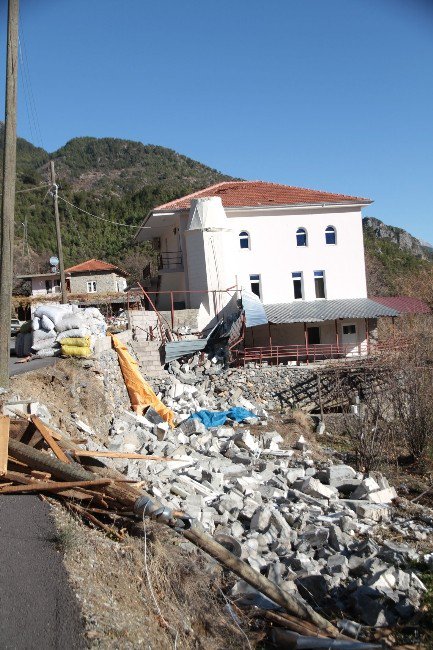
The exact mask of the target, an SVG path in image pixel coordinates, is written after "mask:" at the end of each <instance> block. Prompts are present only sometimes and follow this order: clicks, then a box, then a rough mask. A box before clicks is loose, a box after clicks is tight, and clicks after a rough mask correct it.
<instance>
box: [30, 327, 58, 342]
mask: <svg viewBox="0 0 433 650" xmlns="http://www.w3.org/2000/svg"><path fill="white" fill-rule="evenodd" d="M55 338H56V333H55V332H54V331H53V330H51V332H44V330H36V332H33V343H40V342H41V341H48V340H49V339H51V340H52V342H53V343H54V341H55Z"/></svg>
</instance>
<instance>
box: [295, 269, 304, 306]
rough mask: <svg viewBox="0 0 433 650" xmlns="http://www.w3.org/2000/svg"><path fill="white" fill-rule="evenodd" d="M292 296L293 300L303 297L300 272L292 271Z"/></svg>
mask: <svg viewBox="0 0 433 650" xmlns="http://www.w3.org/2000/svg"><path fill="white" fill-rule="evenodd" d="M292 282H293V297H294V299H295V300H302V299H303V297H304V288H303V286H302V285H303V282H302V272H301V271H295V272H294V273H292Z"/></svg>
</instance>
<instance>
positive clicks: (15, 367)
mask: <svg viewBox="0 0 433 650" xmlns="http://www.w3.org/2000/svg"><path fill="white" fill-rule="evenodd" d="M10 349H11V356H10V359H9V372H10V376H11V377H12V376H13V375H21V374H23V373H24V372H30V370H37V369H38V368H45V367H46V366H52V365H53V364H55V363H56V361H57V358H56V357H48V358H47V359H32V360H31V361H27V362H26V363H17V361H18V358H17V357H16V356H15V337H11V342H10Z"/></svg>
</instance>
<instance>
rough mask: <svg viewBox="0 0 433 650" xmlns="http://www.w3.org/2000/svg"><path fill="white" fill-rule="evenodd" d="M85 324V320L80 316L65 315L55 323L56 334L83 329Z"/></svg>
mask: <svg viewBox="0 0 433 650" xmlns="http://www.w3.org/2000/svg"><path fill="white" fill-rule="evenodd" d="M85 324H86V323H85V319H84V318H83V317H82V316H81V314H67V315H66V316H65V317H64V318H62V320H61V321H59V322H58V323H56V330H57V331H58V332H66V330H72V329H78V328H80V327H84V326H85Z"/></svg>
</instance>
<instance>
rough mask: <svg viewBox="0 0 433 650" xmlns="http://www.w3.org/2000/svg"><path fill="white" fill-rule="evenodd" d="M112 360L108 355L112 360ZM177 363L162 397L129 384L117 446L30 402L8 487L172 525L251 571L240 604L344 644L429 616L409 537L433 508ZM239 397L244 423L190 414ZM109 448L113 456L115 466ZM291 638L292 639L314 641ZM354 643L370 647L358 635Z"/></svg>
mask: <svg viewBox="0 0 433 650" xmlns="http://www.w3.org/2000/svg"><path fill="white" fill-rule="evenodd" d="M126 352H127V350H126ZM112 360H113V357H112V356H110V355H107V357H106V359H105V360H104V361H103V363H106V364H107V368H108V369H109V366H110V363H111V362H112ZM84 363H86V364H87V363H88V362H84ZM173 364H174V365H175V364H178V366H179V367H178V368H176V365H175V368H176V370H175V371H173V372H172V373H171V374H170V375H168V376H167V377H166V378H163V379H161V381H160V382H159V389H160V392H159V394H158V395H155V393H153V392H152V394H153V395H154V396H155V400H154V399H153V398H152V400H149V401H148V402H147V403H144V402H140V403H139V400H138V401H137V400H135V401H134V399H135V393H131V391H130V392H129V394H130V396H131V402H132V404H133V406H137V405H139V406H140V408H139V409H135V410H136V411H137V412H135V413H133V412H130V411H126V410H124V409H122V408H121V406H120V403H119V404H117V403H116V406H115V408H114V409H113V418H112V422H111V428H110V431H109V435H108V439H107V440H106V441H105V444H101V441H100V440H98V439H97V438H96V437H95V436H94V434H93V432H92V429H91V427H89V426H88V425H87V424H86V423H85V422H81V421H80V420H79V419H78V418H75V419H74V422H75V425H76V426H77V428H78V429H79V430H81V431H83V432H84V433H85V435H86V440H85V441H83V442H82V444H80V445H78V444H73V443H71V441H70V440H68V439H67V438H66V437H65V436H63V435H62V434H61V433H60V432H59V431H57V430H55V429H54V428H51V427H47V426H46V424H45V419H46V418H44V421H43V422H42V420H41V418H38V416H37V415H36V417H35V416H34V415H31V416H30V415H28V413H27V412H24V413H22V415H21V418H20V419H19V420H14V421H13V426H12V427H11V432H10V438H9V463H8V466H7V469H6V471H5V472H4V473H3V475H2V477H1V478H0V481H2V483H3V487H1V486H0V492H2V493H3V494H5V495H6V494H7V493H13V492H15V493H16V492H19V491H21V492H25V491H41V492H45V493H51V494H54V495H56V496H57V497H60V498H62V499H69V498H73V499H74V504H73V507H74V508H75V510H76V511H77V512H78V511H79V512H80V514H81V515H82V516H83V517H86V518H87V519H88V520H89V521H92V523H93V524H94V525H99V526H100V527H101V529H102V530H105V532H107V533H108V532H109V531H111V530H113V527H112V526H109V527H108V529H107V524H105V523H104V521H101V519H102V518H103V517H102V514H101V516H98V517H96V514H97V513H95V512H93V511H91V510H89V509H88V508H89V507H90V506H95V505H96V506H97V507H98V508H99V509H100V511H101V512H104V511H105V512H114V513H116V515H119V516H121V517H126V518H128V517H142V516H150V517H152V518H153V519H155V521H157V522H159V523H161V524H165V525H169V526H171V527H173V528H174V529H175V530H176V531H177V532H179V533H180V534H181V535H183V537H185V538H186V539H187V540H188V541H190V542H192V543H193V544H195V545H196V546H198V547H200V548H201V549H203V550H204V551H206V552H207V553H209V554H210V555H211V556H212V557H214V558H215V559H217V560H218V561H219V562H220V563H221V564H222V565H223V566H224V567H226V568H228V569H230V570H231V571H233V572H234V573H235V574H236V575H237V576H238V578H239V580H238V581H237V582H236V583H235V585H234V586H233V589H232V591H231V593H230V596H231V599H232V600H233V601H234V602H236V604H237V605H238V606H251V605H254V606H255V607H256V608H260V609H261V610H264V611H265V617H266V618H268V620H272V616H274V617H276V618H274V620H273V622H274V623H275V624H277V625H278V626H280V627H284V628H286V629H288V630H291V632H294V633H297V634H301V635H303V636H306V637H312V636H314V637H316V638H317V637H323V636H328V637H333V638H335V637H337V636H338V635H340V639H339V640H340V641H341V642H342V641H343V640H344V636H341V632H340V630H339V629H337V628H338V627H339V628H341V630H344V634H345V635H348V636H349V637H350V636H352V637H353V638H357V639H358V638H361V639H362V638H364V639H367V638H369V637H368V633H367V631H366V629H365V627H364V626H368V627H375V628H377V627H382V628H389V627H391V626H394V625H397V624H409V623H410V622H411V621H413V620H416V617H417V615H418V614H419V611H420V607H421V601H422V597H423V594H424V593H425V590H426V588H425V586H424V585H423V583H422V581H421V580H420V578H419V577H418V575H417V573H416V570H415V568H414V566H415V564H416V563H417V562H425V563H426V564H427V565H430V564H431V563H432V560H431V556H430V554H426V555H424V554H422V553H420V552H418V551H417V550H416V549H414V548H412V547H411V546H410V545H409V541H410V540H412V539H413V537H418V538H419V539H425V538H426V537H427V536H431V535H432V533H433V517H429V516H428V515H426V514H424V517H423V518H421V517H419V518H417V519H414V518H410V517H408V516H406V515H402V514H400V511H399V509H398V508H396V507H394V502H395V500H396V496H397V495H396V492H395V490H394V488H392V487H391V486H390V485H389V483H388V481H387V480H386V478H385V477H384V476H382V475H381V474H379V473H377V472H376V473H370V474H363V473H360V472H356V471H355V470H354V469H353V468H352V467H350V466H348V465H345V464H342V463H338V464H334V463H332V462H331V461H329V460H328V461H324V460H321V461H315V460H314V459H313V457H312V453H311V450H310V444H309V442H308V440H307V437H308V436H305V437H299V438H298V440H297V442H296V443H295V445H294V446H293V447H292V446H290V447H289V446H288V445H287V446H284V439H283V437H282V436H281V435H280V434H279V433H278V432H277V431H272V428H273V426H272V422H273V416H272V412H271V411H272V403H271V402H272V400H271V399H270V398H268V399H266V396H267V394H266V393H265V391H263V392H262V393H261V394H260V400H259V398H258V397H257V399H254V396H253V395H252V392H251V390H250V391H249V392H247V393H246V394H244V392H243V391H242V390H241V388H240V386H237V387H236V388H233V387H229V386H228V385H227V381H225V382H223V380H222V379H221V380H216V379H215V377H217V375H212V373H211V374H206V375H205V374H204V371H200V370H198V368H200V367H201V368H203V367H204V366H205V365H206V363H205V364H202V365H201V366H200V365H198V366H196V367H194V368H192V369H190V368H189V367H188V368H185V367H184V365H185V364H183V365H182V364H179V363H178V362H177V361H175V362H173ZM173 364H172V366H173ZM186 365H188V366H189V365H190V364H186ZM212 368H213V366H212V365H209V366H208V368H207V370H206V372H209V371H211V370H212ZM137 375H138V376H139V373H137ZM124 376H125V375H124ZM181 379H182V380H181ZM141 381H143V382H144V380H141ZM144 383H145V382H144ZM141 385H142V384H141V382H139V383H138V384H137V383H136V384H134V385H133V388H134V390H137V386H141ZM147 386H148V385H147V384H146V391H147ZM149 389H150V387H149ZM133 395H134V399H133V397H132V396H133ZM162 402H163V403H162ZM265 402H267V403H266V405H265ZM159 403H161V404H162V405H163V407H164V408H165V409H168V410H170V413H171V422H168V421H167V420H166V419H164V417H163V415H164V413H163V412H162V413H161V410H160V409H159V412H158V411H157V410H155V406H156V407H158V404H159ZM41 406H42V405H41ZM233 408H239V409H241V410H242V409H244V411H245V413H243V415H245V416H246V420H244V422H243V423H242V424H240V423H238V422H237V421H236V418H234V419H228V420H226V421H225V422H224V423H223V424H222V425H221V424H218V425H217V426H212V424H214V423H215V422H218V417H216V418H215V419H214V418H212V413H211V414H210V417H209V418H208V419H207V421H206V424H207V426H205V424H204V423H203V421H202V418H197V417H191V416H194V414H195V413H197V412H200V411H203V410H206V411H214V412H218V415H219V414H220V412H227V411H230V409H233ZM30 412H31V409H30ZM239 412H240V411H239ZM170 424H173V425H175V426H174V428H171V426H170ZM265 425H267V426H266V427H265ZM269 425H270V426H269ZM4 428H5V427H4V426H3V429H4ZM6 428H7V427H6ZM269 429H271V430H269ZM24 441H27V442H28V444H24ZM62 454H63V456H64V457H63V458H61V455H62ZM97 458H107V463H110V467H111V468H112V469H108V468H107V467H105V466H103V465H102V463H101V462H99V461H97V460H94V459H97ZM98 481H99V483H98ZM101 481H102V482H101ZM125 481H133V482H134V483H133V484H132V485H131V484H128V483H125ZM143 484H144V485H145V486H146V492H145V493H143V491H142V489H141V485H143ZM0 485H1V484H0ZM77 501H78V502H79V505H78V503H77ZM391 537H394V538H398V542H395V541H393V540H392V539H390V538H391ZM281 609H283V610H284V611H283V612H281ZM278 610H280V611H278ZM284 612H285V613H284ZM282 619H284V623H283V622H282ZM328 619H329V620H332V621H333V622H335V621H336V619H339V623H338V625H337V626H334V624H333V623H332V624H331V623H330V622H329V620H328ZM283 637H284V635H283ZM283 637H281V638H280V640H281V642H285V643H287V644H289V643H291V644H292V645H293V644H294V643H295V644H297V645H293V647H310V646H308V645H305V644H304V641H302V644H301V645H299V641H298V638H297V637H295V636H293V635H292V636H290V635H289V636H287V635H286V636H285V637H284V638H283ZM305 643H307V641H305ZM334 646H335V647H340V645H338V644H337V645H335V644H334ZM334 646H332V645H328V646H326V647H334ZM290 647H292V646H290ZM316 647H321V646H320V645H319V646H316ZM341 647H348V648H352V647H360V646H359V645H357V644H356V642H354V641H350V642H349V641H347V645H346V646H341ZM369 647H374V646H371V645H370V646H369Z"/></svg>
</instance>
